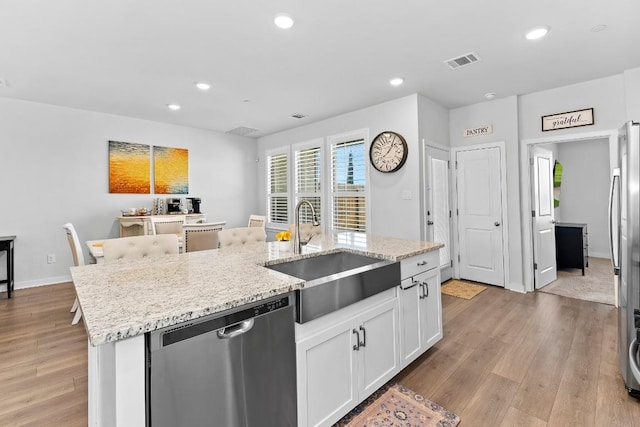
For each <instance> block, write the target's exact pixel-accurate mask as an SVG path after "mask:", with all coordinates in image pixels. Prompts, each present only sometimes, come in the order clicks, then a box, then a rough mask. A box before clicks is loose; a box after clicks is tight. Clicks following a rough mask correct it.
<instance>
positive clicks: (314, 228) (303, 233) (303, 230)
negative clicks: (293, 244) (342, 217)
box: [289, 222, 322, 244]
mask: <svg viewBox="0 0 640 427" xmlns="http://www.w3.org/2000/svg"><path fill="white" fill-rule="evenodd" d="M289 232H290V233H291V236H294V235H295V233H296V225H295V224H289ZM318 234H322V227H321V226H320V225H313V224H312V223H310V222H309V223H303V224H300V241H301V242H302V243H303V244H306V243H309V240H311V238H312V237H313V236H317V235H318ZM292 239H293V237H292Z"/></svg>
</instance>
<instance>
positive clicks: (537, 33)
mask: <svg viewBox="0 0 640 427" xmlns="http://www.w3.org/2000/svg"><path fill="white" fill-rule="evenodd" d="M548 32H549V27H547V26H545V27H537V28H534V29H533V30H531V31H529V32H528V33H527V34H526V35H525V37H526V38H527V40H538V39H540V38H542V37H544V36H546V35H547V33H548Z"/></svg>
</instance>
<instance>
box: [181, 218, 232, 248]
mask: <svg viewBox="0 0 640 427" xmlns="http://www.w3.org/2000/svg"><path fill="white" fill-rule="evenodd" d="M226 224H227V221H218V222H209V223H201V224H200V223H198V224H185V225H183V226H182V229H183V231H184V237H183V239H182V243H183V245H184V251H185V252H196V251H204V250H207V249H217V248H218V232H219V231H220V230H222V229H223V228H224V226H225V225H226Z"/></svg>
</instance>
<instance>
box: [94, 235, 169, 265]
mask: <svg viewBox="0 0 640 427" xmlns="http://www.w3.org/2000/svg"><path fill="white" fill-rule="evenodd" d="M102 251H103V253H104V262H105V264H107V263H113V262H118V261H124V260H130V259H140V258H147V257H155V256H163V255H170V254H177V253H179V252H180V251H179V246H178V236H176V235H175V234H159V235H156V236H153V235H149V236H132V237H121V238H119V239H108V240H105V241H104V243H103V244H102Z"/></svg>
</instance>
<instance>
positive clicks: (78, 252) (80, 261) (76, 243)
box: [62, 222, 84, 325]
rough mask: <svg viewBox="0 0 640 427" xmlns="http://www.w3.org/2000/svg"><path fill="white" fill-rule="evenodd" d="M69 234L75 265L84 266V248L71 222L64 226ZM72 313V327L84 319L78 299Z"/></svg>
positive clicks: (74, 302) (72, 307)
mask: <svg viewBox="0 0 640 427" xmlns="http://www.w3.org/2000/svg"><path fill="white" fill-rule="evenodd" d="M62 227H63V228H64V230H65V232H66V233H67V240H68V241H69V247H70V248H71V256H72V257H73V264H74V265H75V266H76V267H79V266H82V265H84V254H83V253H82V246H80V240H79V239H78V233H76V229H75V228H74V227H73V224H71V223H70V222H68V223H66V224H65V225H63V226H62ZM69 311H70V312H71V313H73V312H75V315H74V316H73V320H72V321H71V324H72V325H75V324H76V323H78V322H79V321H80V319H81V318H82V309H81V308H80V304H79V303H78V297H77V296H76V299H75V300H74V301H73V305H72V306H71V310H69Z"/></svg>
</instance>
